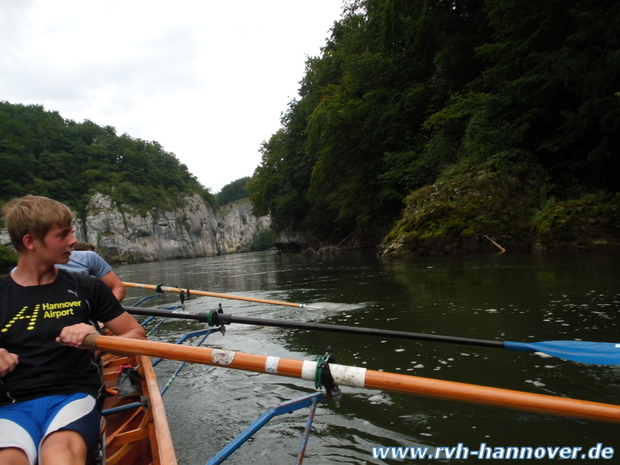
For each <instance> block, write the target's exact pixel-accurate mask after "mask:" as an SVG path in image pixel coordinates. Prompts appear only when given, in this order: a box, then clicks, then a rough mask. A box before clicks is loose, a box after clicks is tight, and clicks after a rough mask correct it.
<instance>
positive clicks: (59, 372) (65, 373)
mask: <svg viewBox="0 0 620 465" xmlns="http://www.w3.org/2000/svg"><path fill="white" fill-rule="evenodd" d="M2 212H3V214H4V217H5V225H6V227H7V229H8V231H9V235H10V236H11V242H12V243H13V246H14V247H15V249H16V250H17V252H18V253H19V260H18V263H17V268H16V269H15V270H14V271H13V273H12V274H11V275H10V276H7V277H5V278H3V279H2V280H0V464H3V465H4V464H7V465H8V464H15V465H34V464H35V463H37V460H38V463H39V465H61V464H62V465H73V464H80V465H83V464H84V463H85V462H86V457H87V454H88V451H89V449H91V448H92V447H94V446H95V445H96V443H97V440H98V436H99V427H100V418H101V416H100V410H99V406H98V403H97V400H98V399H99V398H100V396H101V395H102V393H103V391H104V390H103V386H102V383H101V377H100V374H99V370H98V364H97V362H96V360H95V359H94V357H93V352H92V351H88V350H81V349H77V347H78V346H80V344H81V343H82V341H83V340H84V337H86V336H87V335H89V334H98V331H97V330H96V327H97V326H98V322H103V323H105V325H106V327H107V328H108V329H109V330H110V331H111V332H112V333H113V334H115V335H116V336H120V337H129V338H135V339H146V334H145V332H144V329H143V328H142V327H141V326H140V325H139V324H138V323H137V322H136V321H135V320H134V319H133V317H131V316H130V315H129V314H128V313H126V312H125V311H124V310H123V308H122V306H121V305H120V303H119V302H118V300H117V299H116V298H115V297H114V295H113V294H112V293H111V291H110V290H109V289H108V287H107V286H106V285H105V284H104V283H103V282H102V281H101V280H99V279H97V278H94V277H90V276H79V275H74V274H71V273H67V272H66V271H64V270H59V269H58V268H56V267H55V266H54V265H56V264H61V263H67V262H68V261H69V256H70V255H71V250H72V249H73V246H74V245H75V244H76V243H77V240H76V239H75V237H74V235H73V228H72V224H71V223H72V221H73V214H72V212H71V211H70V210H69V208H68V207H67V206H65V205H63V204H61V203H60V202H56V201H55V200H51V199H48V198H46V197H38V196H31V195H29V196H26V197H23V198H21V199H16V200H12V201H10V202H8V203H7V204H6V205H5V206H4V207H3V209H2Z"/></svg>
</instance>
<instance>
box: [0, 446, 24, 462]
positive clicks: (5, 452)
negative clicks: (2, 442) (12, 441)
mask: <svg viewBox="0 0 620 465" xmlns="http://www.w3.org/2000/svg"><path fill="white" fill-rule="evenodd" d="M0 463H1V464H2V465H30V462H29V461H28V456H27V455H26V453H25V452H24V451H23V450H21V449H18V448H16V447H7V448H5V449H0Z"/></svg>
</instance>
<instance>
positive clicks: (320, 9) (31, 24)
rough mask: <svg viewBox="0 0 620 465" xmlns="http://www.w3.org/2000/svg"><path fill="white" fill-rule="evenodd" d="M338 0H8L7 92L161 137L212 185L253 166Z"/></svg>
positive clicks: (1, 81) (0, 70)
mask: <svg viewBox="0 0 620 465" xmlns="http://www.w3.org/2000/svg"><path fill="white" fill-rule="evenodd" d="M341 12H342V0H262V1H257V0H236V1H234V0H228V1H215V0H175V1H174V2H171V1H165V2H164V1H159V0H148V1H147V0H109V1H106V0H99V1H96V2H95V1H90V0H39V1H37V0H2V1H0V100H5V101H8V102H10V103H23V104H32V103H34V104H41V105H43V106H44V107H45V109H46V110H52V111H58V112H59V113H60V115H61V116H62V117H63V118H65V119H72V120H74V121H76V122H82V121H83V120H85V119H88V120H91V121H93V122H94V123H96V124H98V125H100V126H113V127H115V128H116V132H117V134H118V135H121V134H125V133H126V134H128V135H130V136H131V137H133V138H138V139H143V140H147V141H157V142H159V143H160V144H161V145H162V146H163V147H164V149H165V150H166V151H168V152H172V153H174V154H175V155H176V156H177V158H178V159H179V160H180V161H181V162H182V163H185V164H186V165H187V167H188V168H189V170H190V172H192V173H193V174H194V175H196V177H197V178H198V179H199V181H200V182H201V183H202V184H203V185H204V186H205V187H208V188H211V191H212V192H213V193H217V192H219V191H220V189H221V188H222V187H223V186H224V185H226V184H228V183H229V182H232V181H234V180H236V179H239V178H241V177H244V176H251V175H252V173H253V172H254V169H255V168H256V166H257V165H258V164H259V162H260V153H259V152H258V149H259V147H260V144H261V142H262V141H264V140H268V139H269V137H270V136H271V135H272V134H273V133H274V132H275V131H277V130H278V128H279V127H280V116H281V113H282V112H283V111H285V110H286V108H287V104H288V102H290V101H291V100H292V99H293V98H295V97H296V96H297V90H298V88H299V81H300V80H301V78H302V77H303V75H304V63H305V60H306V56H317V55H319V53H320V48H321V47H322V46H323V45H324V44H325V40H326V39H327V38H328V37H329V29H330V28H331V27H332V25H333V23H334V21H337V20H338V19H340V15H341Z"/></svg>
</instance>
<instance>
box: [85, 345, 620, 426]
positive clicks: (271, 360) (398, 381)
mask: <svg viewBox="0 0 620 465" xmlns="http://www.w3.org/2000/svg"><path fill="white" fill-rule="evenodd" d="M83 347H85V348H88V349H93V350H101V351H104V352H110V353H118V354H141V355H147V356H151V357H161V358H165V359H170V360H179V361H184V362H190V363H201V364H205V365H212V366H223V367H227V368H234V369H237V370H245V371H253V372H258V373H268V374H272V375H279V376H287V377H290V378H301V379H304V380H307V381H314V380H315V375H316V369H317V362H312V361H307V360H303V361H302V360H295V359H287V358H279V357H269V356H265V355H254V354H247V353H243V352H231V351H226V350H219V349H209V348H206V347H194V346H183V345H176V344H168V343H164V342H154V341H143V340H136V339H127V338H120V337H112V336H87V337H86V339H85V340H84V344H83ZM329 369H330V373H331V374H332V376H333V378H334V382H335V383H336V384H337V385H340V386H353V387H358V388H368V389H380V390H384V391H391V392H401V393H406V394H414V395H420V396H425V397H435V398H439V399H449V400H458V401H463V402H470V403H474V404H483V405H492V406H496V407H504V408H509V409H516V410H524V411H528V412H536V413H540V414H545V415H559V416H566V417H573V418H581V419H584V420H594V421H605V422H612V423H620V406H618V405H612V404H603V403H598V402H590V401H584V400H575V399H567V398H564V397H556V396H549V395H543V394H533V393H527V392H521V391H513V390H509V389H499V388H493V387H488V386H479V385H476V384H466V383H458V382H454V381H442V380H436V379H430V378H421V377H418V376H409V375H402V374H396V373H388V372H384V371H373V370H368V369H366V368H358V367H352V366H347V365H338V364H335V363H330V364H329Z"/></svg>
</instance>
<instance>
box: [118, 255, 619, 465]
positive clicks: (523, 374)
mask: <svg viewBox="0 0 620 465" xmlns="http://www.w3.org/2000/svg"><path fill="white" fill-rule="evenodd" d="M619 265H620V256H619V255H592V254H587V255H586V254H583V255H567V256H550V257H536V256H529V255H494V256H477V257H456V258H455V257H448V258H428V259H410V260H389V261H385V260H379V259H377V258H375V257H374V256H373V254H370V253H361V252H360V253H338V254H333V255H321V256H292V255H285V256H280V255H278V254H274V253H254V254H242V255H233V256H223V257H212V258H205V259H194V260H182V261H171V262H160V263H150V264H140V265H127V266H119V267H117V268H116V271H117V273H118V274H119V276H120V277H121V278H122V279H123V280H124V281H132V282H141V283H149V284H158V283H162V284H164V285H166V286H180V287H183V288H190V289H199V290H205V291H212V292H221V293H230V294H238V295H244V296H249V297H259V298H267V299H273V300H282V301H289V302H299V303H313V302H336V303H341V304H343V305H342V306H341V307H339V308H337V309H331V308H329V309H323V310H308V309H297V308H291V307H280V306H273V305H264V304H254V303H250V302H242V301H235V300H222V299H213V298H206V297H201V298H198V297H196V298H192V300H190V301H189V302H186V307H187V311H190V312H200V311H206V310H210V309H213V308H216V307H217V305H218V304H219V303H221V304H222V305H223V307H224V311H225V312H226V313H230V314H232V315H236V316H251V317H265V318H282V319H288V320H297V321H310V322H322V323H338V324H343V325H348V326H362V327H372V328H380V329H392V330H400V331H412V332H421V333H435V334H441V335H450V336H462V337H471V338H479V339H490V340H499V341H504V340H511V341H523V342H534V341H546V340H557V339H582V340H588V341H605V342H616V341H619V340H620V334H619V331H618V324H617V320H618V313H619V310H620V280H619V279H618V275H619V270H620V267H619ZM149 294H150V292H148V291H141V290H135V289H134V290H129V292H128V298H127V299H126V301H125V303H126V304H131V303H132V302H134V301H135V300H136V298H137V297H139V296H145V295H149ZM158 300H159V302H158V304H159V305H162V304H167V303H168V304H169V303H170V302H175V301H178V295H177V294H166V297H165V298H164V299H158ZM201 327H202V325H200V324H197V323H193V322H189V321H181V320H176V321H172V322H170V323H166V324H165V325H163V326H161V327H160V330H159V331H158V336H157V337H158V338H160V339H162V340H166V341H173V340H175V339H176V338H177V337H178V336H179V335H181V334H183V333H185V332H187V331H191V330H195V329H199V328H201ZM208 343H209V345H210V346H212V347H219V348H224V349H228V350H237V351H243V352H250V353H257V354H264V355H272V356H279V357H287V358H297V359H311V360H314V359H316V357H317V356H319V355H323V354H324V352H325V350H326V348H327V346H331V347H333V349H334V351H335V353H336V357H337V360H338V363H341V364H345V365H355V366H362V367H366V368H369V369H373V370H384V371H388V372H394V373H403V374H411V375H415V376H422V377H429V378H435V379H442V380H450V381H459V382H465V383H472V384H479V385H485V386H493V387H500V388H506V389H513V390H519V391H527V392H534V393H540V394H550V395H554V396H560V397H570V398H577V399H583V400H591V401H597V402H606V403H620V396H619V394H620V382H619V381H620V378H619V376H620V369H618V368H617V367H602V366H592V365H584V364H578V363H573V362H565V361H562V360H559V359H555V358H548V357H542V356H540V355H536V354H529V353H523V352H515V351H508V350H500V349H492V348H478V347H472V346H457V345H454V344H445V343H444V344H442V343H436V342H416V341H406V340H391V339H387V338H377V337H370V336H365V337H363V336H354V335H340V334H334V333H319V332H308V331H299V330H283V329H277V328H267V327H258V328H257V327H251V326H245V325H231V326H230V327H229V330H228V332H227V333H226V335H225V336H221V335H219V334H217V335H213V336H210V337H209V340H208ZM176 367H177V363H176V362H165V363H161V364H160V365H159V366H158V367H157V368H158V370H157V371H158V376H159V381H160V384H164V383H165V382H166V381H167V379H168V376H170V375H171V374H172V372H173V371H174V370H175V369H176ZM342 390H343V399H342V402H341V404H340V407H338V408H336V407H335V406H334V405H333V404H331V403H326V404H323V405H321V406H320V407H319V409H318V411H317V415H316V418H315V423H314V430H313V435H312V436H311V438H310V442H309V444H308V448H307V454H306V458H305V460H304V463H306V464H329V463H350V464H365V463H373V464H375V463H407V460H405V461H404V462H403V461H402V460H380V459H373V458H372V455H371V448H372V447H373V446H403V447H405V446H407V447H409V446H430V447H443V446H446V447H454V446H456V445H457V444H458V443H463V444H464V445H465V446H467V447H469V448H470V449H472V450H476V449H478V447H479V445H480V443H486V444H487V445H488V446H491V447H496V446H504V447H508V446H531V447H539V446H544V447H551V446H570V447H582V448H583V449H584V450H586V451H587V450H588V449H589V448H590V447H593V446H595V445H596V444H597V443H603V445H604V446H610V447H614V448H616V447H617V448H618V456H619V457H620V439H618V437H619V436H618V432H619V426H618V425H617V424H610V423H599V422H590V421H583V420H575V419H567V418H560V417H552V416H543V415H538V414H533V413H524V412H518V411H513V410H506V409H502V408H497V407H487V406H478V405H473V404H465V403H461V402H454V401H446V400H438V399H430V398H423V397H413V396H408V395H401V394H393V393H384V392H379V391H370V390H363V389H355V388H349V387H343V388H342ZM311 392H314V385H313V383H309V382H307V381H302V380H296V379H290V378H281V377H275V376H272V375H265V374H254V373H249V372H241V371H235V370H229V369H224V368H213V367H208V366H198V365H191V366H187V367H186V368H185V370H184V371H182V372H181V374H180V375H179V377H178V378H177V379H176V380H175V381H174V382H173V384H172V386H171V388H170V389H169V391H168V392H167V393H166V394H165V396H164V400H165V403H166V408H167V412H168V416H169V422H170V426H171V430H172V432H173V437H174V439H175V443H176V447H177V455H178V459H179V462H180V464H182V465H196V464H204V463H206V462H207V460H208V459H209V458H210V457H211V456H212V455H213V454H214V453H215V452H217V450H219V448H220V447H222V446H223V445H224V444H226V443H227V442H228V441H229V440H230V439H232V438H233V437H234V436H235V435H236V434H237V433H239V432H240V431H241V430H243V429H244V428H245V427H246V426H247V425H248V424H250V423H251V422H252V421H253V420H254V419H256V418H257V417H258V416H259V415H260V414H262V413H263V412H264V411H265V410H266V409H268V408H269V407H271V406H273V405H276V404H278V403H280V402H283V401H287V400H291V399H294V398H296V397H299V396H301V395H304V394H308V393H311ZM305 417H306V411H301V412H300V413H294V414H291V415H286V416H283V417H277V418H276V419H275V420H273V421H272V422H270V423H269V424H268V425H267V426H266V427H265V428H264V429H263V430H261V432H260V433H258V435H257V436H256V437H255V438H254V439H253V440H252V441H251V442H249V443H248V444H246V445H245V446H243V448H242V449H240V450H239V451H238V452H236V453H235V454H234V455H233V456H232V457H231V458H230V459H229V460H228V461H227V462H226V463H230V464H246V463H259V464H263V463H265V464H285V463H294V457H295V455H296V453H297V449H298V447H299V437H300V434H301V431H302V430H303V427H304V422H305ZM612 461H613V460H612ZM413 462H417V463H421V462H423V461H420V460H418V461H413V460H409V463H413ZM442 462H444V460H433V461H432V463H442ZM445 462H446V463H448V462H450V463H466V462H468V460H461V461H459V460H449V461H448V460H446V461H445Z"/></svg>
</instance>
